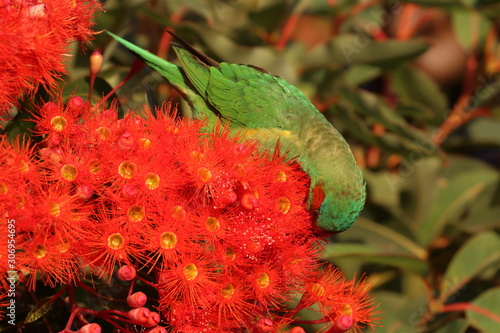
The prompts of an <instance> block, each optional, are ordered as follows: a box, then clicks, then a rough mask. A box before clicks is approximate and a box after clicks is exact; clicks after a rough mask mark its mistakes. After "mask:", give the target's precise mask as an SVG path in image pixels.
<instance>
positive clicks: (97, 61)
mask: <svg viewBox="0 0 500 333" xmlns="http://www.w3.org/2000/svg"><path fill="white" fill-rule="evenodd" d="M101 67H102V54H101V52H99V51H98V50H95V51H94V52H92V54H91V55H90V76H96V75H97V74H98V73H99V72H100V71H101Z"/></svg>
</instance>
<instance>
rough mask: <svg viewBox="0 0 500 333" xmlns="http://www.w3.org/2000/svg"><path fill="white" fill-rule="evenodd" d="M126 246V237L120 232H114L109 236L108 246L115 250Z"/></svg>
mask: <svg viewBox="0 0 500 333" xmlns="http://www.w3.org/2000/svg"><path fill="white" fill-rule="evenodd" d="M124 246H125V237H123V236H122V234H120V233H119V232H115V233H112V234H111V235H109V237H108V247H109V248H111V249H113V250H120V249H121V248H122V247H124Z"/></svg>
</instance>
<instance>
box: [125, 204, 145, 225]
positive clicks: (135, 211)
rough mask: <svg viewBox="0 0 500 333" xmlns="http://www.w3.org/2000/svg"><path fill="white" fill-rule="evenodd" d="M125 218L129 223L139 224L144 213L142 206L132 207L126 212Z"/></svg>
mask: <svg viewBox="0 0 500 333" xmlns="http://www.w3.org/2000/svg"><path fill="white" fill-rule="evenodd" d="M127 216H128V219H129V221H130V222H140V221H142V220H144V217H145V216H146V213H145V212H144V207H143V206H139V205H132V206H130V207H129V208H128V210H127Z"/></svg>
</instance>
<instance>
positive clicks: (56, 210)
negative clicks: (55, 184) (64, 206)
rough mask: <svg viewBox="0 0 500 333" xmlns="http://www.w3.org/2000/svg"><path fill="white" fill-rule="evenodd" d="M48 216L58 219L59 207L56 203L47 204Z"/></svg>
mask: <svg viewBox="0 0 500 333" xmlns="http://www.w3.org/2000/svg"><path fill="white" fill-rule="evenodd" d="M49 214H50V215H52V216H55V217H58V216H59V214H61V206H59V204H58V203H56V202H51V203H50V204H49Z"/></svg>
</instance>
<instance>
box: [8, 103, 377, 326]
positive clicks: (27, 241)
mask: <svg viewBox="0 0 500 333" xmlns="http://www.w3.org/2000/svg"><path fill="white" fill-rule="evenodd" d="M163 111H166V110H163ZM36 123H37V126H36V131H37V133H38V134H39V135H42V136H43V140H42V142H41V143H40V147H42V148H40V149H38V150H37V151H36V153H37V154H35V151H34V150H32V149H29V148H26V147H25V146H23V145H20V144H17V145H14V146H12V145H9V144H8V143H7V142H6V140H5V139H3V140H2V142H1V145H0V147H1V151H0V168H1V170H2V173H1V174H0V205H1V207H0V208H1V210H2V212H5V213H4V214H5V217H8V218H9V219H13V220H15V221H16V227H17V238H16V239H17V246H18V248H17V249H18V253H17V258H16V260H17V263H18V267H17V269H18V271H20V272H22V279H21V280H22V282H24V283H25V284H26V285H28V287H29V289H31V290H35V288H36V282H37V280H40V279H41V280H42V281H43V282H44V283H45V284H48V285H50V286H55V285H59V284H66V285H68V286H70V285H73V284H75V283H76V284H81V283H83V282H82V281H84V280H83V278H84V272H85V271H89V272H91V274H94V275H96V276H97V277H99V278H103V280H104V281H105V283H106V282H109V281H110V280H111V279H112V275H113V273H116V276H117V277H118V278H119V279H120V280H122V281H132V285H131V291H130V293H129V295H130V297H129V298H127V301H128V303H129V305H130V306H132V307H134V309H133V310H130V311H128V312H120V313H119V315H118V314H117V313H118V311H114V312H112V311H110V310H106V311H107V312H106V311H103V312H99V313H96V315H97V316H100V317H102V318H107V320H108V321H112V320H118V319H120V320H123V321H125V322H127V323H129V324H131V325H142V326H144V327H156V328H155V330H156V331H158V332H162V331H164V330H163V329H162V328H161V327H159V326H157V324H158V323H159V322H160V320H163V321H164V322H166V323H167V325H168V327H170V329H171V330H172V331H174V332H244V331H248V332H277V331H278V330H281V329H283V328H285V327H287V326H288V325H290V324H291V323H292V322H293V321H294V319H295V318H294V316H295V315H296V313H297V312H298V311H299V310H300V309H302V308H306V307H309V306H310V305H312V304H314V303H319V304H320V311H321V312H322V313H323V315H324V321H323V322H329V324H328V325H327V326H325V329H330V328H332V327H334V328H335V329H337V331H338V329H339V327H340V329H343V330H344V331H347V330H349V329H351V328H354V329H355V330H357V327H358V325H371V324H370V321H371V320H372V319H371V316H372V314H373V307H372V304H371V303H370V301H369V297H368V296H367V294H366V290H367V288H366V284H361V285H360V286H355V285H354V284H353V283H352V282H351V281H345V280H344V279H343V278H342V276H341V274H340V273H339V272H338V271H334V270H332V269H329V268H328V269H326V271H324V272H322V271H321V270H320V266H321V265H320V263H319V259H320V258H319V253H318V252H319V250H320V248H321V246H320V243H319V242H318V240H319V239H318V238H317V237H316V236H315V235H314V233H313V231H312V228H311V221H310V216H309V214H308V212H307V211H306V204H305V202H306V201H307V195H308V177H307V176H306V175H305V174H304V173H303V172H302V171H301V169H300V167H299V166H298V165H297V164H295V163H291V162H285V159H284V157H280V156H279V154H278V153H275V154H272V153H269V152H259V150H258V145H257V143H256V142H253V141H243V140H242V139H241V137H239V136H238V135H237V134H234V133H230V132H229V131H228V130H227V129H225V128H218V129H216V130H215V131H214V132H213V133H203V132H201V130H202V128H203V125H204V124H203V123H201V122H198V121H187V120H183V121H180V120H175V119H174V118H172V117H169V116H165V115H164V113H161V112H159V115H158V116H157V117H156V118H155V117H153V116H152V115H151V114H149V113H147V112H146V114H145V115H144V116H143V117H140V116H138V115H136V114H128V115H127V116H125V117H124V118H123V119H118V117H117V111H116V109H115V108H112V109H109V110H105V111H103V112H100V113H96V112H95V111H91V110H90V108H89V107H88V105H87V104H85V103H83V100H81V98H79V97H73V98H72V99H70V100H69V102H68V103H67V104H66V105H62V104H61V103H46V104H45V105H43V106H42V107H40V108H39V110H38V114H37V117H36ZM1 268H2V270H3V269H6V268H5V267H1ZM329 279H330V280H329ZM134 281H140V283H142V284H147V285H149V286H150V287H153V288H154V289H156V290H157V293H158V299H159V300H158V303H157V304H156V305H157V310H158V312H154V311H152V310H151V311H150V310H149V309H148V308H147V307H143V306H145V304H146V301H147V298H148V297H146V295H145V294H143V293H134V294H133V293H132V288H133V285H134ZM339 281H340V282H339ZM86 288H91V287H86ZM297 293H302V294H303V298H302V300H301V301H300V302H299V303H298V305H297V306H296V308H295V309H293V310H291V309H289V308H287V307H286V305H285V304H286V303H287V302H291V301H292V299H293V297H294V296H296V295H297ZM73 309H74V311H77V309H78V307H77V306H76V305H75V306H74V307H73ZM88 311H89V310H86V313H88ZM106 316H107V317H106ZM73 317H75V316H73ZM73 317H72V318H73ZM76 317H77V316H76ZM86 324H88V323H86ZM70 326H71V323H68V327H70ZM85 327H86V328H85V329H91V328H95V326H88V325H87V326H85ZM332 329H333V328H332ZM296 331H297V329H296ZM337 331H335V332H337ZM68 332H69V331H68Z"/></svg>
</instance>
